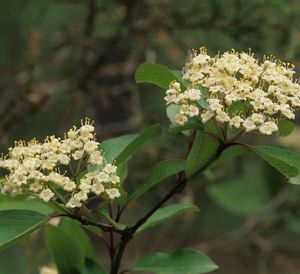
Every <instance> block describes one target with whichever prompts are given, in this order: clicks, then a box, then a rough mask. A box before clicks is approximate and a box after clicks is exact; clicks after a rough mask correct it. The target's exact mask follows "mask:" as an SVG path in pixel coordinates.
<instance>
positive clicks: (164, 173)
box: [128, 160, 184, 202]
mask: <svg viewBox="0 0 300 274" xmlns="http://www.w3.org/2000/svg"><path fill="white" fill-rule="evenodd" d="M183 170H184V161H183V160H166V161H163V162H160V163H158V164H156V165H155V166H153V167H152V169H151V170H150V172H149V174H148V176H147V178H146V179H145V181H144V182H143V183H142V184H141V185H139V186H138V187H137V188H136V190H135V191H134V192H133V193H132V194H131V196H130V197H129V198H128V202H130V201H133V200H135V199H137V198H139V197H140V196H141V195H143V194H144V193H145V192H146V191H148V190H149V189H151V188H152V187H154V186H155V185H156V184H158V183H159V182H161V181H163V180H165V179H167V178H168V177H170V176H172V175H174V174H177V173H179V172H181V171H183Z"/></svg>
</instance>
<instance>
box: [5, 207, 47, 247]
mask: <svg viewBox="0 0 300 274" xmlns="http://www.w3.org/2000/svg"><path fill="white" fill-rule="evenodd" d="M47 220H48V217H47V216H45V215H43V214H41V213H39V212H36V211H31V210H16V209H12V210H1V211H0V250H2V249H4V248H7V247H9V246H11V245H13V244H14V243H15V242H17V241H18V240H20V239H22V238H23V237H24V236H26V235H27V234H29V233H31V232H33V231H34V230H37V229H38V228H40V227H41V226H42V225H43V224H44V223H45V222H46V221H47Z"/></svg>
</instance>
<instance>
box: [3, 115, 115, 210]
mask: <svg viewBox="0 0 300 274" xmlns="http://www.w3.org/2000/svg"><path fill="white" fill-rule="evenodd" d="M89 165H93V166H94V167H95V168H94V169H93V171H90V172H89V171H88V168H87V167H88V166H89ZM0 167H2V168H5V169H6V170H8V173H9V174H8V175H6V176H5V177H4V179H3V180H2V182H1V183H0V190H1V192H2V193H10V194H11V195H15V194H29V195H34V196H37V197H39V198H40V199H42V200H44V201H45V202H49V201H50V200H59V202H63V203H65V204H66V206H67V207H69V208H75V207H81V206H82V204H83V203H84V202H86V201H87V200H88V199H89V197H90V196H92V195H94V196H95V195H98V196H99V195H100V196H101V197H103V198H107V199H111V200H113V199H115V198H117V197H119V196H120V192H119V186H120V178H119V177H118V176H117V175H116V172H117V167H116V166H114V165H112V164H106V163H105V161H104V158H103V155H102V152H101V151H100V149H99V143H98V142H96V141H95V135H94V127H93V126H92V125H91V123H90V121H89V120H88V119H86V120H85V121H84V122H83V121H82V126H81V127H80V128H79V129H77V128H76V127H73V128H71V129H70V130H69V131H68V132H67V134H65V137H64V139H60V138H57V137H55V136H50V137H47V138H46V139H45V141H44V143H40V142H38V141H37V140H35V139H34V140H32V141H30V142H29V143H25V142H23V141H20V142H16V144H15V147H12V148H10V149H9V153H8V155H6V156H4V157H3V159H1V160H0ZM58 193H60V194H61V195H58Z"/></svg>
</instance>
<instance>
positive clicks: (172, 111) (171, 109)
mask: <svg viewBox="0 0 300 274" xmlns="http://www.w3.org/2000/svg"><path fill="white" fill-rule="evenodd" d="M179 109H180V106H178V105H174V104H171V105H168V106H167V108H166V113H167V117H168V118H169V120H170V122H171V124H173V125H177V124H176V122H175V116H176V114H177V113H178V112H179Z"/></svg>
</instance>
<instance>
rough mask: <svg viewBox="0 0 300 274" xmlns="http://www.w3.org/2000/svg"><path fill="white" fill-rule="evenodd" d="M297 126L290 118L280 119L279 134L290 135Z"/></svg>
mask: <svg viewBox="0 0 300 274" xmlns="http://www.w3.org/2000/svg"><path fill="white" fill-rule="evenodd" d="M294 128H295V124H294V123H293V122H291V121H288V120H280V121H279V122H278V134H279V136H282V137H285V136H288V135H290V134H291V133H292V132H293V130H294Z"/></svg>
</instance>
